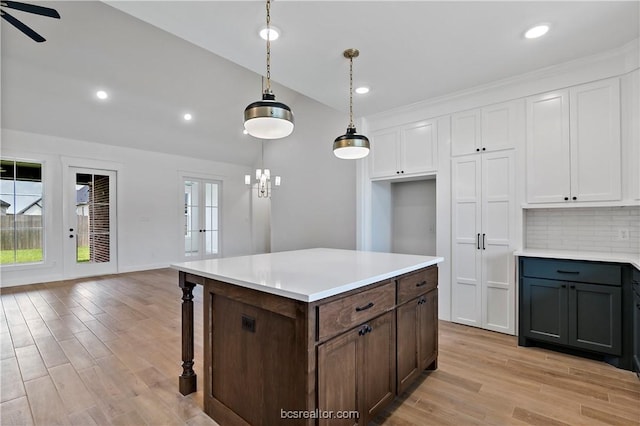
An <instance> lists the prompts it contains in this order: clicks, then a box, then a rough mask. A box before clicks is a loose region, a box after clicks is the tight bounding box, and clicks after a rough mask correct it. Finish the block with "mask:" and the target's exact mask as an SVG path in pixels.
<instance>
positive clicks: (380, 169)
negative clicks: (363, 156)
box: [370, 129, 400, 177]
mask: <svg viewBox="0 0 640 426" xmlns="http://www.w3.org/2000/svg"><path fill="white" fill-rule="evenodd" d="M399 144H400V129H387V130H384V131H382V132H379V133H374V134H373V135H372V136H371V153H370V157H371V160H370V161H371V177H381V176H391V175H394V176H395V174H396V171H398V166H397V164H398V151H399V147H398V145H399Z"/></svg>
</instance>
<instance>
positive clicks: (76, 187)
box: [65, 167, 118, 277]
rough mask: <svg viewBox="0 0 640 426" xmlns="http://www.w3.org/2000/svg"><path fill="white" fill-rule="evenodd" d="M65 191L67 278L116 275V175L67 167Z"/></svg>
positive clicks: (104, 171)
mask: <svg viewBox="0 0 640 426" xmlns="http://www.w3.org/2000/svg"><path fill="white" fill-rule="evenodd" d="M66 187H67V197H66V200H65V202H66V204H67V206H66V209H65V211H66V212H67V214H66V227H65V231H67V232H66V236H65V242H66V245H65V259H66V260H65V265H66V269H67V274H66V275H67V276H69V277H80V276H90V275H102V274H113V273H116V272H118V261H117V244H116V236H117V233H116V224H117V220H116V172H115V171H112V170H97V169H87V168H78V167H69V170H68V174H67V183H66Z"/></svg>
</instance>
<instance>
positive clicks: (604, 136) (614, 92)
mask: <svg viewBox="0 0 640 426" xmlns="http://www.w3.org/2000/svg"><path fill="white" fill-rule="evenodd" d="M569 111H570V112H569V118H570V120H569V121H570V123H571V129H570V134H571V198H572V199H573V200H576V199H577V200H579V201H614V200H620V199H621V198H622V185H621V157H620V81H619V80H618V79H617V78H616V79H611V80H604V81H598V82H595V83H591V84H585V85H582V86H578V87H574V88H571V89H570V90H569Z"/></svg>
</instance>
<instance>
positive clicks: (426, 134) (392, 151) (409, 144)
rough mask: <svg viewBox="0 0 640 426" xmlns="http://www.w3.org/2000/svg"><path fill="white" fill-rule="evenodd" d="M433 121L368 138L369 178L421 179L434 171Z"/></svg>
mask: <svg viewBox="0 0 640 426" xmlns="http://www.w3.org/2000/svg"><path fill="white" fill-rule="evenodd" d="M437 147H438V132H437V125H436V120H423V121H420V122H417V123H412V124H408V125H404V126H399V127H394V128H392V129H385V130H382V131H379V132H376V133H374V134H373V135H372V136H371V178H388V177H400V176H407V175H409V176H412V175H420V174H425V173H429V172H433V171H435V170H436V169H437V160H438V152H437Z"/></svg>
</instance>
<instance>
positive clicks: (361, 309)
mask: <svg viewBox="0 0 640 426" xmlns="http://www.w3.org/2000/svg"><path fill="white" fill-rule="evenodd" d="M370 308H373V302H369V303H367V304H366V305H365V306H358V307H357V308H356V312H362V311H366V310H367V309H370Z"/></svg>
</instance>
